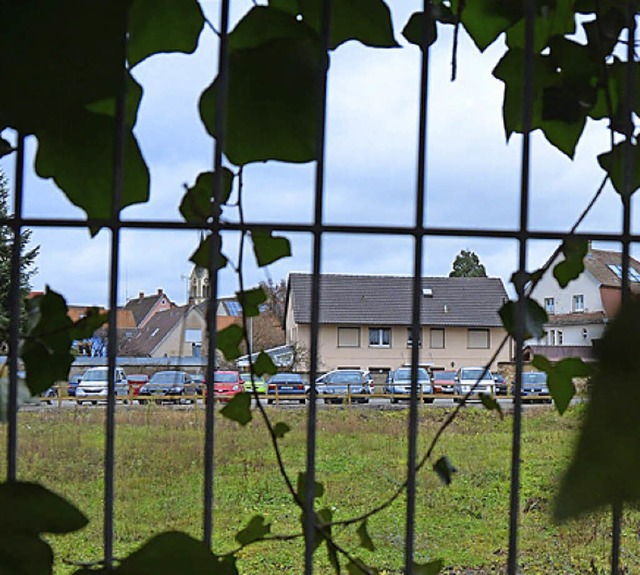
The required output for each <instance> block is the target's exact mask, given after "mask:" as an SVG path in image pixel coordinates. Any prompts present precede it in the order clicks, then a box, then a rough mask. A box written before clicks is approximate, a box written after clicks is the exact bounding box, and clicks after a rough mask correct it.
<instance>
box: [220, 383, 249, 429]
mask: <svg viewBox="0 0 640 575" xmlns="http://www.w3.org/2000/svg"><path fill="white" fill-rule="evenodd" d="M220 413H221V414H222V415H224V416H225V417H226V418H227V419H231V420H232V421H236V422H238V423H239V424H240V425H242V426H243V427H244V426H245V425H247V423H249V422H250V421H251V420H252V419H253V416H252V415H251V394H250V393H248V392H246V391H242V392H240V393H238V394H237V395H235V396H234V397H233V399H231V401H229V402H228V403H227V404H226V405H225V406H224V407H223V408H222V409H221V410H220Z"/></svg>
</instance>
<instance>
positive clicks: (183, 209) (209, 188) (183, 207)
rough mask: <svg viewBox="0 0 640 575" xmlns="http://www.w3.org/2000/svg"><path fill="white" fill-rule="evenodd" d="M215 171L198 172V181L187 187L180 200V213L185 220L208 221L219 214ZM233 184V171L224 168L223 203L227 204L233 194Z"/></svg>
mask: <svg viewBox="0 0 640 575" xmlns="http://www.w3.org/2000/svg"><path fill="white" fill-rule="evenodd" d="M213 176H214V173H213V172H203V173H201V174H198V177H197V178H196V183H195V184H194V185H193V186H192V187H191V188H187V192H186V193H185V195H184V196H183V198H182V202H180V213H181V214H182V217H184V219H185V221H187V222H193V223H206V222H209V221H211V218H212V217H213V216H219V215H220V213H221V210H220V208H219V207H218V208H216V207H215V205H214V202H213V201H212V199H213V197H214V196H213V183H214V182H213ZM232 186H233V172H231V170H228V169H227V168H222V196H221V198H220V203H221V204H226V203H227V201H228V200H229V196H230V195H231V188H232Z"/></svg>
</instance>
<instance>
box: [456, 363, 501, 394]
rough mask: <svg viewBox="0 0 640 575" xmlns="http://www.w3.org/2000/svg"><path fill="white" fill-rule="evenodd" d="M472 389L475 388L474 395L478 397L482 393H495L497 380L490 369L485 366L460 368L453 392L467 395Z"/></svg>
mask: <svg viewBox="0 0 640 575" xmlns="http://www.w3.org/2000/svg"><path fill="white" fill-rule="evenodd" d="M471 390H473V394H472V397H473V396H476V397H477V396H478V395H480V394H481V393H486V394H488V395H495V391H496V382H495V381H494V379H493V375H491V372H490V371H489V370H488V369H486V368H484V367H461V368H460V369H459V370H458V373H457V374H456V379H455V382H454V384H453V393H455V394H456V395H466V394H467V393H469V392H470V391H471ZM456 399H457V398H456Z"/></svg>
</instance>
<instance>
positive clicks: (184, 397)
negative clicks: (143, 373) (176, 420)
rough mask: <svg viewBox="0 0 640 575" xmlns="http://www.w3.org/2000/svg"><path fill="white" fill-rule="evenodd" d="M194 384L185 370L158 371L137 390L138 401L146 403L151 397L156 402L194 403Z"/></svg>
mask: <svg viewBox="0 0 640 575" xmlns="http://www.w3.org/2000/svg"><path fill="white" fill-rule="evenodd" d="M195 396H196V384H195V383H194V382H193V380H192V379H191V376H190V375H189V374H188V373H187V372H185V371H173V370H171V371H158V372H156V373H154V374H153V375H152V376H151V379H150V380H149V383H146V384H145V385H143V386H142V387H141V388H140V391H139V392H138V403H146V402H147V401H150V400H151V399H153V400H154V401H155V402H156V403H162V402H163V401H165V400H166V401H172V402H174V403H182V402H183V401H191V402H193V403H195V401H196V400H195Z"/></svg>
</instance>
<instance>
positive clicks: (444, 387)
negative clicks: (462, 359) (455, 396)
mask: <svg viewBox="0 0 640 575" xmlns="http://www.w3.org/2000/svg"><path fill="white" fill-rule="evenodd" d="M455 378H456V372H455V371H441V370H434V371H433V373H432V382H433V393H453V383H454V379H455Z"/></svg>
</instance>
